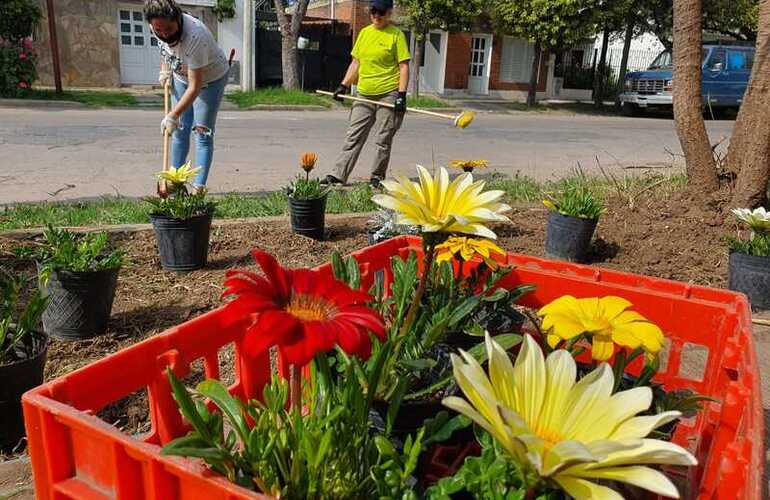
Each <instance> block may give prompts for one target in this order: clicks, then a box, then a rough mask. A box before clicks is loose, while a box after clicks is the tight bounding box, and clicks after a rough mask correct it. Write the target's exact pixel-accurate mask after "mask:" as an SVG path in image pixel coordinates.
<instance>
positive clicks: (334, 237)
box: [323, 221, 368, 244]
mask: <svg viewBox="0 0 770 500" xmlns="http://www.w3.org/2000/svg"><path fill="white" fill-rule="evenodd" d="M356 237H361V238H363V239H367V235H366V229H365V228H362V227H361V226H360V225H353V224H350V225H345V224H343V223H342V221H335V222H333V223H332V224H328V223H327V225H326V231H325V234H324V239H323V241H330V242H337V241H344V240H349V239H352V238H356ZM367 244H368V239H367Z"/></svg>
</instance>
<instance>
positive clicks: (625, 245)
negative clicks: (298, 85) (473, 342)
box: [0, 192, 733, 433]
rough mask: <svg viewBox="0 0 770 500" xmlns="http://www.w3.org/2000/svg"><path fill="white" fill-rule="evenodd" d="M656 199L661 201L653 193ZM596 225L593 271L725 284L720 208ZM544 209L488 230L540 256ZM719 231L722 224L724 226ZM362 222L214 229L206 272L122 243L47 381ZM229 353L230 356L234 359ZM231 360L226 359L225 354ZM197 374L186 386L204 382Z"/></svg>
mask: <svg viewBox="0 0 770 500" xmlns="http://www.w3.org/2000/svg"><path fill="white" fill-rule="evenodd" d="M658 195H660V196H658ZM608 204H609V207H608V208H609V210H608V213H607V214H605V215H604V216H603V217H602V219H601V220H600V222H599V226H598V228H597V232H596V237H595V239H594V245H593V250H592V255H591V263H592V264H593V265H597V266H601V267H606V268H610V269H618V270H623V271H628V272H633V273H639V274H647V275H651V276H656V277H661V278H668V279H674V280H679V281H684V282H688V283H695V284H701V285H706V286H713V287H724V286H726V281H727V249H726V245H725V244H724V242H723V240H722V238H723V236H724V235H726V234H729V233H730V231H731V230H732V229H733V227H732V225H731V224H729V223H725V222H724V221H725V220H727V218H726V217H724V216H721V215H720V214H719V212H718V211H716V210H713V211H710V210H706V211H704V210H702V209H696V208H692V209H688V207H690V204H689V203H687V201H686V200H685V199H679V196H678V195H677V194H674V195H673V196H672V197H664V196H663V194H662V193H654V192H652V193H649V196H648V197H646V198H645V199H644V200H641V201H640V200H637V201H636V207H635V209H634V210H629V208H628V206H627V204H625V203H624V202H622V201H621V200H619V199H618V200H609V203H608ZM547 215H548V214H547V211H546V209H545V208H544V207H542V206H537V205H527V206H517V207H515V208H514V209H513V211H512V212H511V213H510V217H511V220H512V221H513V223H512V224H504V225H498V226H496V227H494V230H495V231H496V232H497V234H498V237H499V245H500V246H501V247H502V248H504V249H505V250H508V251H510V252H517V253H527V254H531V255H537V256H542V255H543V251H544V240H545V227H546V220H547ZM723 224H724V225H723ZM365 225H366V216H362V217H356V218H352V219H351V220H350V221H345V222H344V223H343V222H341V221H334V222H332V223H330V224H329V227H328V230H327V231H328V239H327V241H323V242H317V241H313V240H310V239H307V238H304V237H301V236H296V235H292V234H291V233H290V230H289V226H288V221H286V222H277V223H276V222H269V223H268V222H266V223H255V224H243V225H227V226H223V227H215V228H212V235H211V249H210V254H209V266H208V267H207V269H204V270H201V271H195V272H192V273H189V274H175V273H170V272H165V271H162V270H161V268H160V262H159V259H158V256H157V251H156V248H155V240H154V236H153V234H152V232H151V231H143V232H139V233H134V234H130V235H124V236H118V238H120V239H121V240H122V241H123V243H124V244H125V246H126V249H127V251H128V256H129V259H128V262H127V264H126V265H125V266H124V268H123V269H122V271H121V274H120V276H119V279H118V290H117V294H116V298H115V304H114V308H113V314H112V318H111V321H110V324H109V328H108V331H107V334H106V335H104V336H102V337H99V338H96V339H91V340H86V341H80V342H62V341H52V343H51V347H50V348H49V352H48V364H47V366H46V374H45V375H46V380H51V379H53V378H55V377H59V376H61V375H64V374H66V373H69V372H71V371H72V370H74V369H76V368H79V367H81V366H84V365H86V364H88V363H91V362H94V361H96V360H98V359H101V358H103V357H105V356H107V355H109V354H112V353H114V352H116V351H118V350H120V349H123V348H125V347H127V346H129V345H131V344H134V343H136V342H138V341H140V340H142V339H145V338H147V337H149V336H151V335H155V334H157V333H159V332H161V331H163V330H165V329H167V328H169V327H171V326H174V325H177V324H180V323H182V322H184V321H187V320H189V319H191V318H193V317H195V316H197V315H200V314H201V313H204V312H206V311H208V310H211V309H213V308H215V307H217V306H219V305H220V304H222V302H221V300H220V298H219V296H220V294H221V293H222V282H223V280H224V275H225V271H226V270H228V269H232V268H243V267H249V268H251V269H254V268H255V265H254V262H253V259H252V258H251V256H250V255H249V254H248V252H249V250H250V249H251V248H253V247H257V246H259V247H261V248H262V249H264V250H266V251H268V252H270V253H273V254H274V255H276V256H277V258H278V259H279V261H280V262H281V263H282V264H284V265H287V266H289V267H307V266H315V265H318V264H321V263H323V262H325V261H327V260H328V259H329V258H330V256H331V253H332V252H333V251H335V250H337V251H340V252H342V253H343V254H345V253H349V252H351V251H354V250H356V249H359V248H362V247H364V246H366V245H367V234H366V227H365ZM15 243H16V242H14V241H9V240H2V238H1V237H0V265H1V266H3V267H5V268H7V269H10V270H11V271H15V272H21V273H24V274H26V275H29V276H32V275H33V273H34V266H32V265H27V264H26V263H20V262H18V261H16V260H14V258H13V257H11V256H9V255H8V251H9V249H10V248H11V247H12V246H13V245H14V244H15ZM231 356H232V354H230V357H231ZM226 357H227V356H226ZM222 361H223V365H224V366H223V378H224V379H225V380H227V379H228V377H229V376H231V373H230V374H228V373H227V372H228V367H230V366H232V359H230V360H229V362H228V359H223V360H222ZM200 376H201V375H200V373H197V374H196V373H194V374H193V375H192V376H191V377H190V378H189V380H188V382H193V381H194V380H196V379H200ZM100 416H101V417H102V418H103V419H104V420H105V421H107V422H109V423H111V424H115V425H117V426H118V427H120V428H121V429H123V430H124V431H125V432H128V433H137V432H144V431H146V430H147V429H148V421H147V420H148V419H147V402H146V395H145V394H144V393H137V394H134V395H131V396H129V397H128V398H125V399H124V400H122V401H120V402H116V403H114V404H112V405H110V406H109V407H108V408H106V409H104V410H103V411H102V412H100Z"/></svg>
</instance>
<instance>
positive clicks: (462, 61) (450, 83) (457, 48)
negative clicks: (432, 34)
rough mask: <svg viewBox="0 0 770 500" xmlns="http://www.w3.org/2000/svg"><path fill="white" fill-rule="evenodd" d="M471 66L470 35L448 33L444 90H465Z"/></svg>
mask: <svg viewBox="0 0 770 500" xmlns="http://www.w3.org/2000/svg"><path fill="white" fill-rule="evenodd" d="M470 65H471V34H470V33H450V34H449V40H448V41H447V58H446V74H445V76H444V88H446V89H467V88H468V72H469V71H470Z"/></svg>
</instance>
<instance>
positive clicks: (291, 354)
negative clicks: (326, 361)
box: [222, 250, 385, 366]
mask: <svg viewBox="0 0 770 500" xmlns="http://www.w3.org/2000/svg"><path fill="white" fill-rule="evenodd" d="M251 254H252V255H253V256H254V258H255V259H256V260H257V262H258V263H259V265H260V267H261V268H262V271H263V272H264V273H265V277H262V276H259V275H257V274H255V273H252V272H249V271H244V270H235V271H229V272H228V273H227V279H226V281H225V292H224V293H223V294H222V297H223V298H224V297H228V296H235V299H234V300H232V301H231V302H230V303H229V304H228V305H227V308H226V310H227V313H228V314H231V315H235V316H236V317H244V316H249V315H253V316H254V321H253V323H252V324H251V326H250V327H249V329H248V331H247V333H246V337H245V340H244V349H245V351H246V354H247V355H250V356H256V355H257V354H260V353H262V352H264V351H265V350H266V349H269V348H270V347H271V346H273V345H277V346H278V347H279V349H280V350H281V353H282V354H283V355H284V357H285V359H286V360H287V361H288V362H289V363H291V364H294V365H298V366H303V365H306V364H307V363H309V362H310V360H311V359H313V356H315V355H316V353H319V352H327V351H330V350H332V349H333V348H334V346H335V345H339V346H340V347H341V348H342V349H343V350H344V351H345V352H347V353H348V354H351V355H357V356H359V357H361V358H363V359H367V358H368V357H369V355H370V354H371V350H372V344H371V340H370V338H369V332H371V333H373V334H374V335H376V336H377V337H378V338H379V339H380V340H382V341H384V340H385V325H384V323H383V321H382V317H380V315H379V314H378V313H376V312H375V311H373V310H371V309H369V308H368V307H366V303H368V302H370V301H371V299H372V297H371V296H370V295H368V294H366V293H363V292H360V291H356V290H352V289H351V288H350V287H348V286H347V285H346V284H345V283H342V282H341V281H337V280H335V279H334V278H331V277H329V276H328V275H326V274H324V273H321V272H319V271H313V270H310V269H296V270H291V269H286V268H284V267H281V265H280V264H279V263H278V261H277V260H276V259H275V257H273V256H272V255H270V254H268V253H265V252H263V251H261V250H253V251H252V252H251Z"/></svg>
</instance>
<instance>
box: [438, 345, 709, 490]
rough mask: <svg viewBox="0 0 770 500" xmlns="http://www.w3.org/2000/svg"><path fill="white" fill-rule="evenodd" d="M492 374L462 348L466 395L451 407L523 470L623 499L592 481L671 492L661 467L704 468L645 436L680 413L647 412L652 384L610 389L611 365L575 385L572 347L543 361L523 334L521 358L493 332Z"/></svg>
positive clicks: (457, 365) (459, 361) (458, 364)
mask: <svg viewBox="0 0 770 500" xmlns="http://www.w3.org/2000/svg"><path fill="white" fill-rule="evenodd" d="M486 346H487V352H488V354H489V376H487V374H486V373H484V370H483V368H482V367H481V365H480V364H479V363H478V362H477V361H476V360H475V358H473V356H471V355H469V354H468V353H466V352H464V351H460V354H461V356H462V358H461V357H459V356H457V355H454V354H453V355H452V366H453V370H454V376H455V380H456V381H457V383H458V385H459V386H460V388H461V389H462V391H463V393H464V394H465V396H466V397H467V398H468V401H466V400H465V399H462V398H459V397H454V396H452V397H448V398H446V399H444V401H443V403H444V405H445V406H447V407H449V408H451V409H453V410H455V411H458V412H460V413H462V414H463V415H465V416H467V417H469V418H470V419H472V420H473V421H475V422H476V423H477V424H479V425H480V426H481V427H483V428H484V429H485V430H486V431H487V432H489V433H490V434H491V435H492V437H494V439H495V440H497V441H498V442H499V443H500V444H501V445H502V446H503V448H504V449H505V450H506V451H507V453H508V454H510V456H511V458H512V459H513V460H515V461H516V462H517V463H518V464H519V465H520V466H521V467H522V468H524V469H525V472H527V471H529V472H534V473H536V474H537V475H538V476H539V478H540V481H544V482H546V483H550V484H551V485H554V484H555V485H558V486H559V487H561V488H562V489H563V490H564V491H565V492H566V493H568V494H569V495H571V496H572V497H574V498H576V499H579V500H580V499H589V498H590V499H592V500H596V499H612V500H615V499H622V496H620V495H619V494H618V493H617V492H615V491H614V490H612V489H610V488H608V487H607V486H603V485H600V484H597V483H596V482H594V481H605V480H612V481H621V482H625V483H629V484H632V485H634V486H637V487H640V488H644V489H646V490H649V491H652V492H654V493H657V494H659V495H663V496H666V497H672V498H679V493H678V491H677V489H676V486H674V484H673V483H672V482H671V481H670V480H669V479H668V478H667V477H666V476H665V475H664V474H663V473H661V472H659V471H657V470H655V469H652V468H650V467H647V465H654V464H670V465H696V464H697V461H696V459H695V457H693V456H692V455H691V454H690V453H689V452H688V451H687V450H685V449H684V448H681V447H680V446H677V445H675V444H673V443H669V442H666V441H660V440H657V439H647V436H648V435H649V434H650V432H652V430H654V429H655V428H657V427H660V426H661V425H664V424H666V423H668V422H671V421H673V420H675V419H677V418H679V417H680V416H681V413H680V412H677V411H667V412H664V413H661V414H658V415H651V416H641V417H639V416H636V415H637V414H638V413H640V412H643V411H645V410H647V409H649V407H650V404H651V403H652V390H651V389H650V388H649V387H637V388H634V389H631V390H628V391H622V392H618V393H615V394H612V388H613V385H614V376H613V374H612V369H611V368H610V366H609V365H608V364H607V363H602V364H601V365H600V366H599V367H598V368H596V369H595V370H594V371H593V372H591V373H589V374H588V375H586V376H585V377H583V378H582V379H581V380H579V381H577V382H576V377H577V366H576V365H575V360H574V359H573V358H572V355H571V354H570V353H569V352H567V351H564V350H558V351H554V352H553V353H551V354H550V355H549V356H548V358H547V359H545V360H544V359H543V351H542V350H541V349H540V346H539V345H538V344H537V343H536V342H535V341H534V340H533V339H532V338H531V337H530V336H529V335H525V336H524V342H523V345H522V349H521V352H520V353H519V355H518V357H517V358H516V363H515V365H513V364H511V360H510V359H509V358H508V354H507V353H506V352H505V350H503V348H502V347H500V345H499V344H497V343H496V342H495V341H494V340H492V338H491V337H490V336H489V334H487V335H486Z"/></svg>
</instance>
